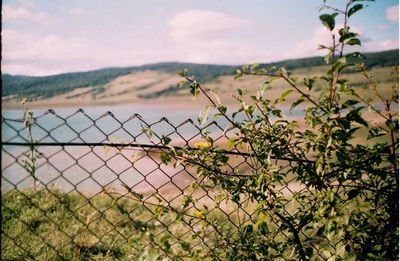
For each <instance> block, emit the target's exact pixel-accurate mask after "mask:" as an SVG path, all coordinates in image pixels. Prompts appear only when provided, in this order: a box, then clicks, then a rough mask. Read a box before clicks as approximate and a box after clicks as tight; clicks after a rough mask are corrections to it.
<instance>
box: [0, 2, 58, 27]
mask: <svg viewBox="0 0 400 261" xmlns="http://www.w3.org/2000/svg"><path fill="white" fill-rule="evenodd" d="M2 15H3V21H7V22H9V21H21V20H22V21H28V22H35V23H38V24H42V25H49V24H51V22H52V20H53V18H52V17H50V16H49V15H48V14H46V13H44V12H34V11H31V10H29V9H28V8H26V7H24V6H18V7H12V6H9V5H4V6H3V11H2Z"/></svg>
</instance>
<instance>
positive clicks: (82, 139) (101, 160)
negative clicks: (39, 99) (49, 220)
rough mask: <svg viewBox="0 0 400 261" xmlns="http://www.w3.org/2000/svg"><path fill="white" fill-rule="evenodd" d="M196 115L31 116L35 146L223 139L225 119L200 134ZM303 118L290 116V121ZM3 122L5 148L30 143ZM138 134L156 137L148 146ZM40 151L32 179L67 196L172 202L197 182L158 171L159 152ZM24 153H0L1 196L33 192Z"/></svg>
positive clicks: (17, 127)
mask: <svg viewBox="0 0 400 261" xmlns="http://www.w3.org/2000/svg"><path fill="white" fill-rule="evenodd" d="M200 110H201V109H199V108H183V107H181V106H179V105H169V106H161V105H155V106H150V105H118V106H95V107H86V108H83V109H82V110H77V109H76V108H70V107H69V108H58V109H55V110H54V112H53V111H49V110H45V109H34V110H32V112H33V115H34V117H35V118H36V117H37V118H36V123H35V125H34V127H33V129H32V133H33V139H34V140H35V141H37V142H39V143H43V142H46V143H59V142H64V143H70V142H72V143H100V142H108V143H110V142H111V143H136V144H137V143H139V144H159V143H160V138H161V137H162V136H168V137H170V138H171V139H172V143H173V144H174V145H193V143H194V142H195V141H198V140H199V139H200V138H201V134H200V132H201V131H207V132H210V136H212V137H213V138H214V139H218V138H220V139H221V138H222V139H223V138H224V137H223V135H224V130H225V129H226V128H227V127H228V122H227V121H226V120H224V119H222V118H220V119H218V122H217V123H216V122H212V121H213V119H209V120H208V121H207V122H206V123H205V124H203V125H202V126H199V124H198V123H197V118H198V115H199V112H200ZM301 114H302V112H301V111H294V112H292V113H291V114H290V116H297V115H301ZM2 115H3V122H2V141H3V142H24V141H26V137H27V136H28V135H27V131H26V129H25V128H24V127H23V123H22V121H21V119H22V117H23V111H22V110H7V111H3V112H2ZM139 115H140V116H139ZM243 117H244V116H243V115H238V116H237V118H235V119H237V120H238V121H240V119H243ZM143 128H150V129H151V130H152V131H153V133H154V134H153V135H152V136H151V138H149V137H148V135H146V134H145V133H144V132H143ZM227 135H228V134H227ZM230 135H233V132H231V133H230ZM37 149H38V151H39V152H40V153H42V156H41V157H40V158H39V159H38V160H37V166H38V167H37V170H36V172H35V176H36V179H37V181H38V183H40V184H41V185H40V186H42V187H47V188H58V189H61V190H63V191H66V192H69V191H74V190H78V191H79V192H81V193H98V192H100V191H102V189H103V187H109V188H113V189H115V190H121V189H122V186H121V182H123V183H125V184H126V185H128V186H130V187H135V190H136V191H138V192H140V193H145V194H151V193H154V192H155V191H164V192H165V193H166V195H171V193H172V192H174V191H175V194H176V193H180V192H181V190H182V189H184V188H185V187H186V186H187V185H188V184H189V183H190V182H192V181H193V180H195V178H196V175H195V174H193V173H191V172H193V170H190V169H188V168H184V167H182V166H179V167H177V168H174V167H172V166H166V165H163V164H162V163H161V162H160V159H159V156H158V154H157V153H156V152H154V151H153V152H152V151H148V150H142V149H138V148H136V149H135V148H127V149H123V150H121V151H119V150H118V149H116V148H109V147H107V148H104V147H103V146H95V147H89V146H78V147H77V146H65V147H61V146H37ZM28 153H29V148H28V147H21V146H9V145H7V146H6V145H4V146H3V148H2V185H1V189H2V190H8V189H12V188H18V189H23V188H29V187H32V186H33V182H34V179H33V177H31V175H30V173H29V172H28V171H27V170H26V169H25V167H24V165H25V162H24V161H25V160H26V159H27V156H26V155H27V154H28ZM171 181H172V182H171ZM172 194H174V193H172Z"/></svg>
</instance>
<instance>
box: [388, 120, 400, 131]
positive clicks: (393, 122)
mask: <svg viewBox="0 0 400 261" xmlns="http://www.w3.org/2000/svg"><path fill="white" fill-rule="evenodd" d="M385 124H386V126H388V128H389V129H390V130H392V131H395V132H398V130H399V121H398V120H397V121H396V120H387V121H386V122H385Z"/></svg>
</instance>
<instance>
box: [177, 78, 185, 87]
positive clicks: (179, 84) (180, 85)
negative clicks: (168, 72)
mask: <svg viewBox="0 0 400 261" xmlns="http://www.w3.org/2000/svg"><path fill="white" fill-rule="evenodd" d="M185 84H186V81H185V80H181V81H179V83H178V86H179V88H183V86H185Z"/></svg>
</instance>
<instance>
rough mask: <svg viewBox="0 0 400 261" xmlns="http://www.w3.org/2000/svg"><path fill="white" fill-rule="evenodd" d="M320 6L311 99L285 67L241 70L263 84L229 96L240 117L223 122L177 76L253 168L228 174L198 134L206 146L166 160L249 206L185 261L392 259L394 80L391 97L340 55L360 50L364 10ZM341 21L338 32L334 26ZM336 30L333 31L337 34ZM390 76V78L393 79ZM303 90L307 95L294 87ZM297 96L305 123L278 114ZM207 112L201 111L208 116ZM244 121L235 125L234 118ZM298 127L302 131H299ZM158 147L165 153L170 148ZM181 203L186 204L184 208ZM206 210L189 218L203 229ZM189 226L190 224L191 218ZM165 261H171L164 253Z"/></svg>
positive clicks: (352, 3)
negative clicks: (356, 79)
mask: <svg viewBox="0 0 400 261" xmlns="http://www.w3.org/2000/svg"><path fill="white" fill-rule="evenodd" d="M323 2H324V5H323V7H322V8H321V10H323V11H325V12H326V13H324V14H322V15H321V16H320V17H319V18H320V20H321V22H322V23H323V25H325V26H326V27H327V29H328V30H329V31H331V32H332V43H333V44H332V46H320V48H321V49H323V50H326V51H327V55H326V57H325V61H326V63H327V64H328V65H329V68H328V70H327V71H326V73H325V74H324V75H323V76H321V77H320V80H322V81H323V82H324V87H323V89H322V90H321V92H320V95H319V97H313V96H312V95H311V94H310V93H309V91H310V90H312V89H313V87H314V84H315V81H316V78H304V79H298V78H296V77H295V76H293V75H292V74H291V73H290V72H288V71H286V70H285V69H284V68H276V67H269V68H265V67H263V66H260V65H252V66H244V67H243V69H241V70H238V71H237V74H236V76H235V77H236V78H240V77H241V76H243V75H255V76H263V77H265V79H264V81H263V84H262V87H261V89H260V91H259V92H258V94H257V95H255V96H251V97H247V96H246V91H245V90H238V93H237V94H236V95H235V98H236V100H237V101H238V105H239V109H238V110H237V111H235V112H234V113H233V114H229V113H228V110H227V107H225V106H224V105H222V104H219V101H218V99H217V98H215V97H214V96H211V94H210V92H209V90H206V89H205V88H203V87H202V85H201V84H199V83H198V81H197V80H196V79H195V78H194V77H193V76H190V75H189V74H188V71H187V70H185V71H182V72H180V73H179V74H180V75H181V76H182V77H184V81H182V82H181V86H182V87H185V86H186V87H189V88H190V91H191V93H192V94H193V95H194V96H197V95H204V96H205V97H206V98H207V99H208V100H209V102H210V105H211V107H213V108H215V109H216V110H217V113H216V114H215V115H214V117H223V118H225V120H227V121H228V122H229V123H230V125H231V128H233V129H234V130H236V136H235V137H234V138H231V139H230V140H229V144H230V146H231V148H237V149H239V148H240V151H241V152H244V153H247V154H248V155H249V157H250V160H249V161H248V162H250V165H251V167H250V170H249V171H248V172H247V173H240V172H239V171H238V170H233V171H232V170H230V165H229V162H230V161H231V160H232V159H231V158H230V157H229V156H227V155H226V153H225V152H226V151H225V149H224V148H222V147H218V146H216V145H215V144H214V140H213V138H212V137H211V136H208V135H207V134H205V138H204V144H206V145H204V146H199V148H198V149H196V150H194V149H192V148H185V149H184V150H172V152H170V153H164V154H163V155H162V159H163V161H164V162H165V163H168V162H170V161H171V160H173V159H174V161H175V160H177V161H181V162H184V163H185V164H189V165H192V166H194V167H195V168H196V169H197V173H198V175H199V178H200V179H201V180H208V181H209V182H211V186H213V187H214V188H215V189H216V190H217V191H219V192H220V195H221V196H223V195H228V200H230V201H231V202H233V203H234V204H236V205H237V206H240V204H241V202H242V199H243V198H248V199H249V200H250V201H251V202H253V204H254V209H253V210H254V214H253V215H252V220H251V221H252V222H244V223H239V225H238V227H237V229H235V230H234V231H233V232H232V233H230V234H229V235H227V234H221V235H220V236H218V234H213V237H214V238H213V240H215V241H216V242H218V244H217V246H218V248H217V249H216V252H212V251H209V249H207V248H204V251H203V252H201V253H200V254H199V253H196V256H194V255H192V258H194V259H196V258H199V257H200V259H202V258H205V259H207V258H212V259H222V260H277V259H278V260H309V259H313V260H320V259H323V260H356V259H357V260H358V259H360V260H396V259H397V258H398V249H399V248H398V225H399V224H398V211H399V207H398V204H399V202H398V195H399V178H398V144H399V143H398V128H399V125H398V111H397V110H396V108H397V107H398V85H397V82H398V79H397V80H396V81H395V84H394V86H393V88H392V94H391V95H390V96H389V97H384V96H382V95H381V94H380V93H379V90H378V88H377V87H376V85H374V83H373V77H372V76H370V75H369V74H368V72H367V70H366V66H365V64H363V63H359V61H362V59H363V58H364V56H363V55H362V54H361V53H359V52H350V53H345V48H346V47H348V46H353V47H354V46H357V45H361V40H360V38H359V37H358V34H357V33H355V32H353V31H352V30H351V28H350V26H349V21H351V20H352V18H353V16H354V15H355V14H356V13H358V12H359V11H361V10H363V9H364V8H365V7H366V5H365V3H364V2H366V1H363V0H349V1H347V4H346V5H345V7H344V9H343V10H341V9H338V8H334V7H331V6H328V5H325V2H326V1H323ZM339 18H343V24H342V25H341V26H338V20H339ZM336 31H337V33H336ZM348 71H351V72H357V73H360V74H363V75H364V77H365V78H366V79H368V81H369V82H370V83H371V85H370V86H372V89H371V92H375V94H376V99H374V100H370V99H369V100H367V99H364V98H363V97H362V96H360V95H358V94H357V92H356V90H355V89H354V88H353V87H352V86H351V85H349V83H348V82H347V80H346V79H345V78H344V76H343V74H344V73H345V72H348ZM394 75H395V77H398V76H397V72H395V74H394ZM277 79H281V80H284V81H285V82H286V83H287V85H288V87H289V89H288V90H287V91H285V92H283V93H282V95H281V96H280V97H279V98H277V99H276V100H273V101H271V100H269V99H268V98H267V97H265V96H264V95H263V91H264V90H265V89H266V88H268V86H269V85H270V83H271V82H273V81H274V80H277ZM301 84H304V85H305V86H306V88H303V87H300V85H301ZM288 95H297V96H298V99H297V101H295V102H294V103H293V104H292V106H291V109H293V108H295V107H296V106H300V105H303V106H305V108H304V109H303V111H304V120H303V121H296V120H293V119H290V118H288V117H286V116H285V115H284V112H283V110H282V107H280V104H281V103H282V102H284V101H285V98H286V97H287V96H288ZM208 111H209V108H207V109H206V110H204V111H203V113H201V114H200V115H201V117H200V119H199V121H200V122H204V121H205V119H206V118H207V113H208ZM239 114H240V115H242V116H244V117H245V120H238V118H239V117H238V115H239ZM303 125H304V126H303ZM164 143H165V145H167V146H168V143H169V140H166V141H165V142H164ZM290 184H296V185H297V187H300V188H304V189H299V191H297V192H294V193H293V196H287V195H285V194H284V193H283V192H282V190H281V189H280V188H281V187H282V186H286V187H289V189H290ZM192 202H193V200H192V199H190V198H189V199H186V200H185V201H184V202H183V205H184V206H185V207H186V206H188V205H191V204H192ZM207 213H208V209H207V208H204V209H202V210H201V215H197V216H196V217H195V218H194V220H199V221H203V222H205V223H207V222H208V223H209V222H210V221H209V220H208V219H207ZM192 220H193V219H192ZM168 255H171V253H170V252H169V253H168Z"/></svg>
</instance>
